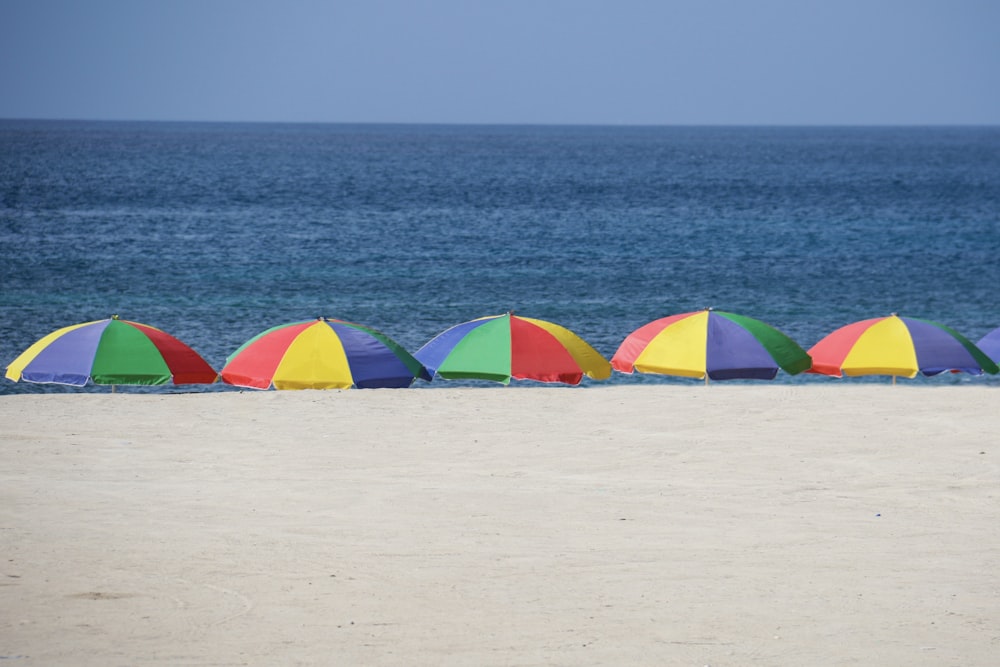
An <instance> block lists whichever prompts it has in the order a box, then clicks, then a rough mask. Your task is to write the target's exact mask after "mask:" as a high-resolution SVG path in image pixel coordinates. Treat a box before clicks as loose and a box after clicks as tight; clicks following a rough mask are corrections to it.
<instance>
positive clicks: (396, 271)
mask: <svg viewBox="0 0 1000 667" xmlns="http://www.w3.org/2000/svg"><path fill="white" fill-rule="evenodd" d="M998 252H1000V128H716V127H712V128H709V127H705V128H697V127H557V126H546V127H528V126H510V127H506V126H504V127H501V126H497V127H490V126H407V125H254V124H194V123H180V124H171V123H92V122H40V121H0V255H2V258H3V262H2V264H0V365H3V366H6V364H7V363H9V362H10V361H12V360H13V359H14V357H16V356H17V355H18V354H19V353H20V352H21V351H22V350H23V349H24V348H26V347H27V346H28V345H30V344H31V343H32V342H33V341H34V340H36V339H37V338H39V337H41V336H43V335H44V334H46V333H48V332H50V331H52V330H54V329H56V328H59V327H62V326H66V325H68V324H73V323H77V322H83V321H88V320H93V319H103V318H106V317H108V316H110V315H111V314H113V313H118V314H120V315H121V316H122V317H123V318H125V319H131V320H136V321H139V322H144V323H147V324H151V325H153V326H157V327H159V328H162V329H164V330H166V331H168V332H170V333H171V334H173V335H175V336H177V337H178V338H181V339H182V340H184V341H185V342H187V343H188V344H190V345H191V346H192V347H194V348H195V349H196V350H198V352H200V353H201V354H202V356H204V357H205V358H206V359H207V360H208V361H209V363H211V364H212V365H214V366H216V367H217V368H218V367H221V366H222V364H223V363H224V361H225V358H226V356H227V355H228V354H230V353H231V352H232V351H234V350H235V349H236V348H237V347H238V346H239V345H240V344H241V343H242V342H244V341H245V340H246V339H248V338H249V337H251V336H253V335H254V334H256V333H258V332H260V331H262V330H263V329H266V328H269V327H271V326H273V325H275V324H279V323H282V322H287V321H294V320H303V319H309V318H312V317H315V316H318V315H326V316H330V317H337V318H341V319H346V320H352V321H356V322H360V323H364V324H366V325H369V326H373V327H375V328H378V329H381V330H382V331H384V332H385V333H387V334H389V335H390V336H392V337H393V338H395V339H396V340H398V341H399V342H400V343H402V344H403V345H404V346H406V347H407V348H408V349H410V350H411V351H413V350H416V349H417V348H418V347H420V345H422V344H423V343H424V342H426V341H427V340H428V339H430V338H431V337H433V336H434V335H435V334H437V333H438V332H440V331H441V330H443V329H445V328H447V327H449V326H451V325H453V324H456V323H458V322H462V321H465V320H469V319H472V318H475V317H479V316H482V315H489V314H496V313H500V312H503V311H506V310H515V311H516V312H517V313H518V314H521V315H525V316H529V317H537V318H541V319H547V320H551V321H554V322H557V323H559V324H562V325H563V326H566V327H569V328H570V329H573V330H574V331H576V332H577V333H578V334H580V335H581V336H582V337H584V338H585V339H586V340H587V341H588V342H590V343H591V344H592V345H594V347H596V348H597V349H598V351H600V352H602V353H603V354H605V356H608V357H610V356H611V355H612V354H613V353H614V351H615V349H616V348H617V346H618V344H619V343H620V342H621V340H622V339H623V338H624V337H625V336H626V335H627V334H628V333H629V332H631V331H632V330H633V329H635V328H637V327H638V326H640V325H642V324H644V323H646V322H648V321H650V320H653V319H656V318H658V317H662V316H665V315H669V314H672V313H676V312H684V311H690V310H696V309H700V308H703V307H709V306H711V307H715V308H718V309H723V310H728V311H732V312H737V313H742V314H745V315H749V316H751V317H756V318H759V319H762V320H764V321H766V322H768V323H770V324H772V325H774V326H776V327H778V328H780V329H781V330H783V331H784V332H785V333H787V334H789V335H790V336H792V337H793V338H795V339H796V340H797V341H798V342H799V343H800V344H801V345H802V346H803V347H806V348H808V347H809V346H811V345H812V344H813V343H815V342H816V341H817V340H819V339H820V338H821V337H822V336H824V335H825V334H827V333H829V332H830V331H832V330H833V329H835V328H837V327H839V326H841V325H843V324H846V323H848V322H851V321H854V320H858V319H864V318H868V317H877V316H882V315H887V314H889V313H891V312H898V313H900V314H905V315H909V316H912V317H923V318H927V319H932V320H937V321H940V322H943V323H945V324H948V325H950V326H952V327H954V328H956V329H958V330H959V331H961V332H962V333H964V334H965V335H966V336H968V337H969V338H971V339H973V340H977V339H978V338H979V337H981V336H982V335H984V334H985V333H987V332H988V331H990V330H992V329H994V328H996V327H998V326H1000V303H998V299H997V297H996V290H997V286H998V285H1000V256H998ZM777 381H779V382H793V383H798V382H816V381H819V382H831V381H834V380H829V379H826V378H804V377H802V376H798V377H788V376H785V375H783V374H779V376H778V380H777ZM852 381H854V380H852ZM879 381H885V380H884V379H882V380H879ZM918 381H919V382H928V383H941V382H990V383H996V382H997V380H995V379H985V378H969V377H967V376H948V377H945V378H932V379H921V380H918ZM610 382H612V383H636V382H686V381H684V380H670V379H664V378H656V377H650V376H631V377H630V376H624V375H620V374H616V375H615V376H614V377H613V378H612V380H610ZM435 384H436V383H435ZM442 384H444V383H442ZM448 386H453V385H448ZM185 390H191V388H185ZM212 390H213V391H217V390H221V389H219V388H215V389H212ZM36 391H63V389H60V388H51V387H46V386H35V385H28V384H25V383H18V384H15V383H12V382H10V381H8V380H2V381H0V393H19V392H36ZM72 391H79V390H72ZM92 391H107V389H106V388H96V389H92ZM142 391H157V390H151V389H143V390H142Z"/></svg>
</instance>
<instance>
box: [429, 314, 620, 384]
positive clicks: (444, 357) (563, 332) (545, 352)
mask: <svg viewBox="0 0 1000 667" xmlns="http://www.w3.org/2000/svg"><path fill="white" fill-rule="evenodd" d="M414 356H416V357H417V359H419V360H420V361H421V363H423V364H424V365H425V366H426V367H427V368H428V369H429V370H430V371H431V373H433V374H435V375H437V376H439V377H442V378H444V379H446V380H460V379H476V380H492V381H494V382H502V383H503V384H508V383H510V380H511V378H516V379H518V380H537V381H539V382H563V383H566V384H580V381H581V380H583V376H584V375H586V376H588V377H591V378H593V379H595V380H604V379H607V378H609V377H611V365H610V364H609V363H608V360H607V359H605V358H604V357H602V356H601V355H600V354H599V353H598V352H597V350H595V349H594V348H592V347H591V346H590V345H589V344H588V343H587V342H586V341H584V340H583V339H582V338H580V337H579V336H577V335H576V334H575V333H573V332H572V331H570V330H569V329H566V328H564V327H561V326H559V325H558V324H553V323H552V322H546V321H544V320H536V319H532V318H530V317H520V316H517V315H514V314H513V313H505V314H503V315H491V316H488V317H481V318H479V319H476V320H471V321H469V322H463V323H462V324H456V325H455V326H453V327H451V328H450V329H447V330H445V331H443V332H441V333H440V334H438V335H437V336H435V337H434V338H432V339H431V340H430V341H428V342H427V343H426V344H425V345H424V346H423V347H421V348H420V349H419V350H417V352H416V353H415V355H414Z"/></svg>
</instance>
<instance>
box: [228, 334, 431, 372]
mask: <svg viewBox="0 0 1000 667" xmlns="http://www.w3.org/2000/svg"><path fill="white" fill-rule="evenodd" d="M221 376H222V381H223V382H225V383H227V384H231V385H236V386H239V387H251V388H255V389H267V388H269V387H274V388H275V389H349V388H351V387H357V388H358V389H374V388H379V387H409V386H410V385H411V384H413V381H414V380H415V379H416V378H421V379H424V380H428V381H429V380H430V379H431V377H430V374H429V373H428V372H427V369H426V368H424V367H423V366H422V365H421V364H420V362H419V361H417V360H416V359H414V358H413V356H412V355H411V354H410V353H409V352H407V351H406V350H405V349H403V347H402V346H401V345H399V343H397V342H395V341H394V340H392V339H391V338H389V337H388V336H386V335H385V334H383V333H381V332H379V331H376V330H375V329H371V328H369V327H366V326H362V325H360V324H354V323H353V322H344V321H342V320H336V319H328V318H325V317H320V318H318V319H315V320H308V321H305V322H290V323H287V324H280V325H278V326H276V327H272V328H270V329H268V330H267V331H263V332H261V333H259V334H257V335H256V336H254V337H253V338H251V339H250V340H248V341H247V342H245V343H244V344H243V345H242V346H240V348H239V349H238V350H236V351H235V352H233V353H232V354H231V355H230V356H229V358H228V359H227V360H226V365H225V366H224V367H223V368H222V373H221Z"/></svg>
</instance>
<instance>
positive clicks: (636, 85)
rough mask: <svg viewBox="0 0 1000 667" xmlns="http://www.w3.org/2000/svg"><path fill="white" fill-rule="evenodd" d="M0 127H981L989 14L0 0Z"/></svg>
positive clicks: (653, 4)
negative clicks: (175, 123) (180, 123)
mask: <svg viewBox="0 0 1000 667" xmlns="http://www.w3.org/2000/svg"><path fill="white" fill-rule="evenodd" d="M0 118H75V119H144V120H146V119H148V120H209V121H292V122H299V121H319V122H416V123H544V124H552V123H572V124H576V123H587V124H591V123H592V124H656V125H660V124H688V125H690V124H776V125H784V124H845V125H858V124H876V125H886V124H889V125H895V124H902V125H912V124H1000V1H998V0H682V1H676V2H674V1H670V0H660V1H657V0H506V1H505V0H491V1H479V0H410V1H407V0H0Z"/></svg>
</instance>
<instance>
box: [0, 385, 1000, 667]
mask: <svg viewBox="0 0 1000 667" xmlns="http://www.w3.org/2000/svg"><path fill="white" fill-rule="evenodd" d="M0 423H2V427H0V428H2V431H0V461H2V466H0V544H2V549H0V664H5V665H11V666H12V667H14V666H29V665H95V666H98V665H99V666H101V667H108V666H112V665H696V666H702V665H713V666H722V665H814V666H815V665H907V666H913V665H962V666H969V665H983V666H987V665H991V666H992V665H996V664H998V660H1000V447H998V441H1000V434H998V427H1000V391H998V390H997V389H995V388H989V387H982V386H979V387H975V386H972V387H965V386H949V387H933V388H929V387H912V386H905V385H901V386H897V387H892V386H889V385H888V384H887V385H871V384H854V385H852V384H850V383H848V382H843V383H840V382H832V383H831V384H830V385H825V384H823V385H817V384H811V385H798V386H797V385H752V386H748V385H720V384H713V385H711V386H708V387H704V386H700V385H692V386H687V385H685V386H677V385H669V386H667V385H658V386H617V387H592V388H552V389H548V388H525V387H517V388H500V387H497V388H483V389H471V388H461V389H455V388H447V387H441V388H429V389H423V390H370V391H330V392H319V391H305V392H246V393H236V392H225V393H210V394H178V395H162V394H121V393H119V394H116V395H111V394H68V395H67V394H62V395H33V396H24V395H19V396H6V397H2V398H0Z"/></svg>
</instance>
